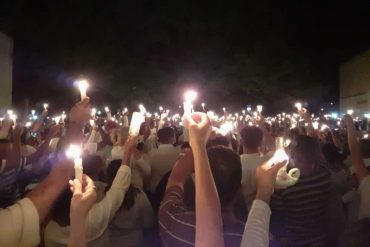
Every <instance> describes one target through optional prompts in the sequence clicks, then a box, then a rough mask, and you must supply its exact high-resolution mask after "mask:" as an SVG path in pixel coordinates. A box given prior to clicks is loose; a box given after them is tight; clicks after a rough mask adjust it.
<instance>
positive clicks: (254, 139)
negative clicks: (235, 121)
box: [240, 126, 263, 148]
mask: <svg viewBox="0 0 370 247" xmlns="http://www.w3.org/2000/svg"><path fill="white" fill-rule="evenodd" d="M240 136H241V138H242V143H243V146H244V147H246V148H258V147H259V146H261V143H262V138H263V132H262V130H261V129H260V128H258V127H255V126H245V127H244V128H243V129H242V130H241V131H240Z"/></svg>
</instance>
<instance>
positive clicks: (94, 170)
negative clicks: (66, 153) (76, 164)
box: [82, 155, 103, 180]
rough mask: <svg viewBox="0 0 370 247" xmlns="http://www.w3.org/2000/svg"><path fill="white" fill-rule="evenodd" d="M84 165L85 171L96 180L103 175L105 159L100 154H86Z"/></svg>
mask: <svg viewBox="0 0 370 247" xmlns="http://www.w3.org/2000/svg"><path fill="white" fill-rule="evenodd" d="M82 166H83V170H84V173H85V174H86V175H88V176H89V177H91V178H93V180H96V179H98V178H99V177H101V173H102V168H103V160H102V158H101V157H100V156H98V155H86V156H85V157H83V159H82Z"/></svg>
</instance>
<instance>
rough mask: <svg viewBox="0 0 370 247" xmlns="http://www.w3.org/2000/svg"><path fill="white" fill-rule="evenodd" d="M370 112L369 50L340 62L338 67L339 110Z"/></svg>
mask: <svg viewBox="0 0 370 247" xmlns="http://www.w3.org/2000/svg"><path fill="white" fill-rule="evenodd" d="M348 109H354V110H355V114H358V115H362V114H364V113H370V50H368V51H366V52H364V53H362V54H361V55H359V56H356V57H354V58H353V59H351V60H350V61H348V62H346V63H344V64H342V66H341V68H340V110H341V112H346V111H347V110H348Z"/></svg>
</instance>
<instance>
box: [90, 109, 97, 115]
mask: <svg viewBox="0 0 370 247" xmlns="http://www.w3.org/2000/svg"><path fill="white" fill-rule="evenodd" d="M95 115H96V108H92V109H91V116H93V117H94V116H95Z"/></svg>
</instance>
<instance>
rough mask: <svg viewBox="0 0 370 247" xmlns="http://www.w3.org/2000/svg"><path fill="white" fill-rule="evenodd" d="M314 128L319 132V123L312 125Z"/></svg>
mask: <svg viewBox="0 0 370 247" xmlns="http://www.w3.org/2000/svg"><path fill="white" fill-rule="evenodd" d="M312 127H313V128H314V129H315V130H317V129H318V128H319V122H317V121H315V122H313V123H312Z"/></svg>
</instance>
